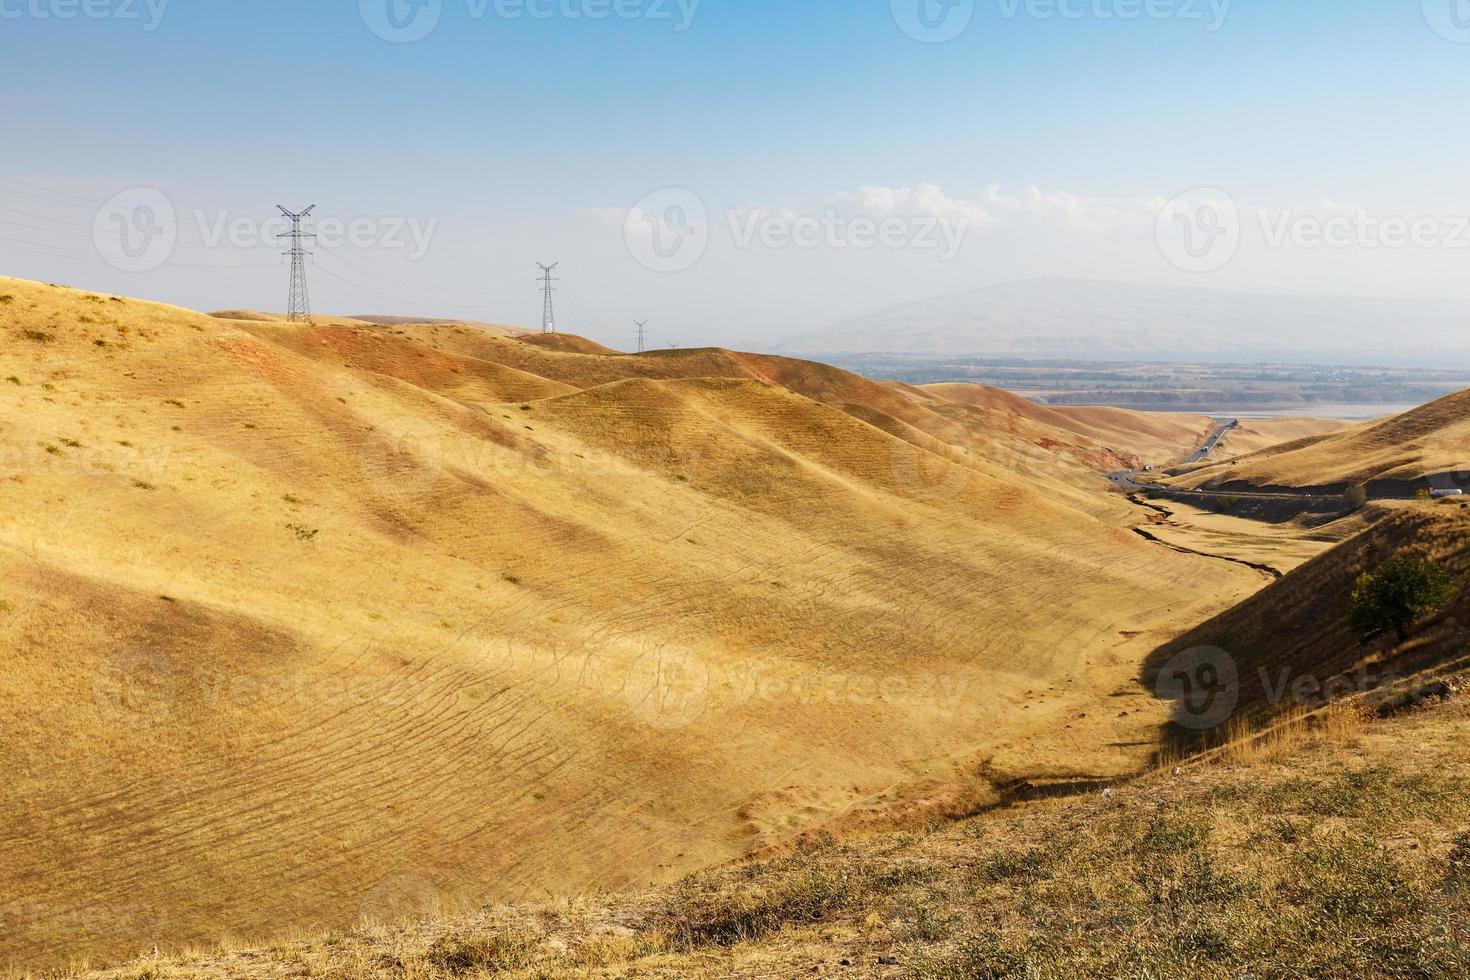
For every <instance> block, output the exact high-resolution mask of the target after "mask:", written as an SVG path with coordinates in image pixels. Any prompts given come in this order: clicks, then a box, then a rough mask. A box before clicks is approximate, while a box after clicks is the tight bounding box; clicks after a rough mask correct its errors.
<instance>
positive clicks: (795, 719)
mask: <svg viewBox="0 0 1470 980" xmlns="http://www.w3.org/2000/svg"><path fill="white" fill-rule="evenodd" d="M561 346H562V347H567V346H568V345H566V344H563V345H561ZM573 346H574V345H573ZM0 405H3V411H0V459H3V461H4V468H3V472H0V639H3V642H4V645H5V648H6V650H7V651H9V652H8V660H7V669H6V670H5V671H4V672H0V756H3V758H4V759H5V760H6V761H7V764H8V765H7V774H8V777H9V778H8V779H7V780H6V783H5V785H4V787H3V788H0V810H3V812H4V813H5V814H6V815H7V816H6V820H5V824H4V830H3V834H0V921H3V923H4V928H3V929H0V964H4V965H12V966H14V967H17V968H24V967H45V966H52V965H59V964H62V963H65V962H68V961H70V960H73V959H75V958H79V957H89V958H91V959H92V960H93V961H106V960H108V959H111V958H115V957H119V956H124V955H130V954H134V953H136V952H138V951H139V950H140V949H147V948H150V947H151V946H152V945H154V944H157V945H158V946H159V947H160V948H162V949H164V950H168V949H170V948H173V947H176V946H178V945H181V944H188V943H208V942H213V941H215V940H219V939H223V938H230V937H234V938H239V939H266V938H270V937H272V936H275V935H278V934H279V933H280V931H281V930H282V929H283V927H288V928H291V929H317V928H327V927H343V926H349V925H351V924H353V923H354V922H357V921H359V920H361V919H363V918H367V919H384V918H394V917H397V916H401V915H408V914H413V913H415V912H432V911H436V910H439V911H443V910H447V909H451V908H453V907H456V905H457V904H458V903H460V902H469V901H474V902H478V901H483V900H513V899H528V898H536V897H540V896H545V895H547V894H576V893H591V892H596V891H598V890H600V889H604V888H609V887H615V886H638V885H645V884H647V883H650V882H657V881H663V880H668V879H672V878H675V877H677V876H678V875H679V874H681V873H683V872H686V871H689V870H691V869H694V868H697V867H703V866H708V865H710V864H712V863H716V862H719V861H722V860H726V859H729V858H734V857H737V856H740V855H743V854H747V853H751V852H755V851H759V850H760V849H762V848H765V847H768V846H774V845H779V844H781V843H783V842H785V841H788V840H790V839H792V838H793V837H795V836H797V835H799V834H802V833H809V832H812V831H815V830H820V829H823V828H826V829H834V830H840V829H843V828H853V827H879V826H891V825H893V824H895V823H899V824H903V823H910V824H920V823H923V822H924V821H926V820H928V819H931V818H933V817H934V816H936V815H942V814H951V813H963V812H968V811H970V810H972V809H973V808H975V807H977V806H980V805H982V804H984V803H985V802H987V801H991V800H994V799H996V798H997V797H998V795H999V793H1000V792H1001V791H1000V790H999V789H998V788H997V787H998V786H1000V785H1003V784H1004V783H1005V782H1006V781H1007V780H1009V779H1011V778H1014V777H1017V776H1026V777H1031V778H1034V779H1036V780H1039V781H1049V780H1050V781H1066V780H1072V779H1077V778H1108V777H1112V776H1116V775H1120V774H1123V773H1127V772H1131V771H1134V770H1135V769H1136V768H1137V767H1139V766H1140V765H1142V764H1143V763H1144V762H1145V760H1146V759H1147V757H1148V755H1149V753H1150V752H1151V750H1152V746H1153V744H1154V739H1155V736H1156V734H1157V731H1158V728H1159V725H1160V724H1162V723H1163V722H1164V721H1166V720H1167V717H1168V708H1167V706H1166V705H1163V704H1161V703H1160V702H1158V701H1157V700H1156V699H1154V698H1153V697H1152V695H1151V694H1149V692H1146V691H1144V690H1142V689H1140V688H1139V687H1138V684H1137V672H1138V666H1139V664H1140V663H1141V662H1142V661H1143V659H1144V658H1145V657H1146V656H1147V654H1148V652H1149V651H1150V650H1153V649H1155V648H1156V647H1157V646H1158V645H1159V644H1160V643H1163V642H1165V641H1166V640H1168V639H1169V638H1171V637H1172V636H1174V635H1176V634H1177V633H1179V632H1180V631H1182V630H1184V629H1186V628H1187V627H1189V626H1192V625H1193V624H1195V623H1198V622H1200V621H1202V620H1204V619H1206V618H1208V617H1209V616H1210V615H1213V614H1215V613H1217V612H1219V611H1220V610H1222V609H1224V608H1225V607H1227V606H1228V605H1230V604H1232V603H1233V602H1235V601H1236V600H1238V599H1240V598H1243V597H1244V596H1246V595H1248V594H1250V593H1251V592H1253V591H1254V590H1256V589H1257V588H1258V587H1259V586H1260V585H1261V584H1263V582H1262V577H1261V576H1260V575H1259V574H1257V573H1254V572H1252V571H1250V570H1249V569H1245V568H1242V567H1240V566H1237V565H1232V564H1229V563H1226V562H1219V561H1215V560H1211V559H1207V558H1202V557H1198V556H1192V555H1186V554H1181V553H1177V552H1174V551H1171V550H1168V549H1166V548H1163V547H1160V546H1158V545H1155V544H1151V543H1149V542H1147V541H1145V540H1143V539H1142V538H1140V537H1139V536H1137V535H1135V534H1133V533H1132V532H1131V531H1130V530H1129V528H1128V527H1127V526H1126V525H1127V522H1128V517H1129V515H1130V513H1131V510H1130V508H1129V506H1128V505H1127V504H1126V503H1125V502H1123V501H1122V499H1121V498H1119V497H1105V496H1103V495H1102V494H1101V493H1100V492H1099V491H1098V489H1097V488H1100V487H1101V486H1102V484H1103V481H1102V478H1101V476H1100V473H1101V471H1102V469H1103V466H1104V465H1105V464H1106V462H1107V459H1106V458H1105V456H1106V454H1102V453H1099V452H1098V451H1097V447H1096V446H1095V445H1092V444H1090V442H1089V443H1088V444H1084V443H1083V442H1082V441H1081V440H1079V439H1077V438H1076V433H1072V434H1071V435H1069V434H1068V433H1066V432H1064V431H1063V430H1061V429H1059V428H1057V427H1055V426H1050V425H1049V423H1047V422H1046V421H1045V420H1022V421H1024V424H1022V423H1021V422H1012V421H1005V422H1004V424H1002V421H1001V420H1002V418H1003V417H1002V416H1000V415H994V414H986V413H985V412H983V411H980V410H977V411H978V412H980V413H979V414H974V415H968V414H960V413H946V412H942V411H938V410H936V409H935V408H934V407H933V406H931V405H930V404H927V403H926V401H925V400H923V399H916V398H913V397H910V396H909V395H908V394H906V393H905V392H903V391H899V390H895V389H893V388H891V387H889V386H885V385H880V384H876V383H874V382H870V381H867V380H866V379H862V378H859V377H857V376H856V375H850V374H847V373H846V372H839V371H836V370H835V369H831V368H826V367H824V366H821V365H814V364H810V363H808V362H801V361H793V360H788V359H780V358H764V357H757V356H753V355H742V354H737V353H732V352H728V351H719V350H707V351H687V352H686V351H681V352H660V353H656V354H651V355H643V356H638V357H634V356H628V355H613V354H603V353H599V352H595V351H594V352H587V351H585V350H578V349H556V348H552V347H546V346H540V345H534V344H527V343H523V342H521V341H518V340H515V339H510V338H506V337H501V336H494V335H490V334H487V333H484V332H480V331H477V330H475V329H473V328H469V327H456V326H454V325H439V324H407V325H385V326H377V325H364V324H361V323H351V322H346V321H345V320H344V321H336V320H333V321H331V322H325V323H321V324H316V325H310V326H305V325H292V324H286V323H282V322H279V321H270V320H261V319H254V318H245V319H223V318H218V317H211V316H206V315H203V314H199V313H195V312H191V311H188V310H183V309H178V308H173V307H167V306H161V305H156V304H150V303H144V302H139V301H135V300H129V299H125V298H121V297H112V296H102V295H95V294H89V293H85V292H79V291H73V290H68V289H63V288H58V287H53V286H45V285H40V284H36V283H29V282H22V281H17V280H9V279H0ZM1091 439H1092V437H1089V440H1091ZM1128 439H1129V432H1128V431H1127V430H1123V431H1120V432H1119V433H1118V434H1117V436H1116V438H1113V437H1111V436H1110V437H1108V440H1107V441H1108V443H1109V444H1110V445H1109V447H1108V448H1110V449H1112V450H1113V451H1115V452H1117V453H1126V452H1129V447H1128V445H1127V442H1128ZM1048 454H1049V456H1050V457H1051V458H1054V459H1055V460H1057V462H1056V465H1054V466H1050V467H1048V465H1047V459H1048ZM1114 695H1116V696H1114Z"/></svg>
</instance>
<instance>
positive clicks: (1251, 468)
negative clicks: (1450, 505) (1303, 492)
mask: <svg viewBox="0 0 1470 980" xmlns="http://www.w3.org/2000/svg"><path fill="white" fill-rule="evenodd" d="M1176 482H1177V483H1178V484H1179V485H1182V486H1188V487H1191V488H1196V487H1208V488H1211V489H1226V490H1247V489H1253V490H1270V489H1287V490H1298V489H1307V490H1311V489H1317V490H1321V491H1326V492H1341V491H1342V490H1345V489H1347V488H1348V487H1352V486H1358V485H1366V486H1368V487H1369V488H1370V490H1371V491H1372V492H1374V493H1378V494H1385V495H1390V496H1394V495H1397V496H1408V495H1410V494H1412V493H1414V492H1415V491H1417V490H1421V489H1461V490H1465V491H1467V492H1470V391H1462V392H1459V393H1457V394H1453V395H1450V396H1449V397H1447V398H1441V399H1440V400H1438V401H1435V402H1430V403H1429V404H1428V405H1422V406H1420V407H1419V408H1416V409H1414V410H1412V411H1410V412H1406V413H1404V414H1403V415H1395V416H1393V417H1391V418H1387V419H1382V420H1379V421H1376V422H1365V423H1360V424H1358V425H1354V426H1351V427H1349V428H1346V429H1343V430H1341V431H1339V432H1334V433H1330V434H1326V435H1308V436H1305V437H1304V438H1300V439H1295V440H1292V441H1289V442H1282V443H1279V444H1277V445H1274V446H1270V447H1268V448H1264V449H1259V450H1257V451H1255V452H1250V453H1247V454H1245V455H1242V456H1239V457H1237V458H1235V459H1228V460H1223V461H1221V462H1218V463H1213V464H1209V465H1205V466H1201V467H1193V468H1190V469H1189V470H1188V471H1186V472H1184V473H1183V474H1182V475H1181V476H1180V477H1179V478H1178V480H1177V481H1176Z"/></svg>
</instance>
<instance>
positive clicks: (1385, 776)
mask: <svg viewBox="0 0 1470 980" xmlns="http://www.w3.org/2000/svg"><path fill="white" fill-rule="evenodd" d="M1332 717H1333V718H1334V719H1335V720H1330V721H1327V722H1324V723H1323V724H1321V725H1320V726H1313V727H1308V726H1305V725H1299V726H1296V727H1295V728H1294V731H1295V732H1296V733H1297V734H1296V735H1295V736H1293V738H1292V740H1291V741H1290V744H1289V746H1288V744H1287V743H1286V742H1284V741H1276V742H1274V743H1273V749H1272V751H1270V752H1261V751H1258V750H1256V749H1249V750H1244V749H1243V750H1241V751H1226V752H1223V753H1222V752H1215V753H1211V754H1209V755H1208V756H1206V757H1203V758H1201V759H1199V760H1197V761H1187V760H1186V761H1184V763H1183V766H1182V768H1175V769H1170V770H1161V771H1157V772H1155V773H1153V774H1151V775H1147V776H1143V777H1139V778H1137V779H1135V780H1132V781H1128V782H1123V783H1120V784H1118V785H1117V786H1116V787H1115V788H1114V790H1112V791H1111V792H1109V793H1108V794H1106V795H1099V794H1098V793H1096V792H1095V791H1093V792H1089V793H1087V794H1085V795H1083V796H1081V797H1078V798H1073V799H1054V800H1049V801H1042V802H1036V803H1029V804H1024V805H1021V806H1017V807H1012V808H1009V809H1004V810H999V811H995V812H992V813H987V814H983V815H981V816H978V817H975V818H972V819H970V820H967V821H962V822H959V823H957V824H952V825H948V826H941V827H936V828H931V829H928V830H926V831H922V832H918V833H907V834H898V835H882V836H877V837H871V838H864V839H861V840H857V841H852V842H847V843H839V842H834V841H828V842H824V843H814V844H809V845H806V846H804V847H802V848H799V849H798V850H797V852H796V853H794V854H792V855H791V856H788V857H781V858H775V859H770V860H765V861H757V862H753V863H749V864H738V865H734V866H731V867H729V868H725V869H722V870H718V871H713V872H705V873H701V874H697V875H693V876H691V877H688V878H686V879H684V880H682V881H680V882H677V883H675V884H673V885H671V886H669V887H667V888H664V889H660V890H655V891H651V892H645V893H639V894H631V895H627V896H623V897H613V898H608V899H589V900H570V901H564V902H560V903H555V904H552V905H548V906H537V907H529V906H527V907H504V908H497V907H489V908H486V909H484V910H481V911H478V912H474V913H466V914H463V915H459V916H451V917H448V918H442V919H437V920H431V921H425V922H421V923H416V924H412V925H403V926H398V927H394V928H363V929H359V930H356V931H354V932H350V933H344V934H341V935H337V936H333V937H330V938H322V939H316V940H306V941H301V942H297V943H291V944H287V945H284V946H280V947H276V948H274V949H271V950H268V951H257V952H253V953H244V952H241V953H226V954H220V955H215V956H205V957H201V958H195V959H186V960H182V961H174V960H168V959H161V960H155V961H149V962H147V964H146V966H144V967H142V968H144V969H148V970H151V971H154V972H153V973H152V974H151V975H152V976H156V977H158V978H160V980H183V978H190V980H214V978H223V977H226V976H228V977H240V978H254V977H261V978H264V977H267V976H274V974H273V973H272V972H271V971H273V970H275V969H276V968H277V967H278V966H280V965H283V964H286V963H290V964H292V965H293V969H295V970H296V971H297V975H299V976H302V977H311V978H324V980H325V978H332V980H346V978H348V977H361V978H365V980H388V978H409V977H413V978H423V980H449V978H454V977H489V976H504V977H507V978H510V980H530V978H533V977H534V978H560V977H567V978H572V977H621V976H639V977H649V978H655V977H657V978H675V977H681V978H695V980H700V978H707V980H714V978H717V977H718V978H727V977H742V978H763V977H795V976H805V975H812V974H817V975H824V974H837V975H841V974H842V973H843V972H844V971H845V969H846V965H849V964H850V965H851V967H852V968H854V969H853V971H852V972H853V974H854V975H858V976H887V975H893V976H912V977H916V978H924V980H972V978H977V977H996V978H1003V977H1018V978H1020V977H1025V978H1033V977H1039V978H1056V980H1069V978H1076V977H1116V976H1137V977H1186V976H1187V977H1202V978H1219V980H1235V978H1238V977H1241V976H1254V977H1263V978H1295V977H1308V976H1309V977H1323V978H1357V977H1367V976H1375V977H1379V976H1382V977H1389V976H1393V977H1426V978H1446V980H1448V978H1455V977H1461V976H1464V975H1466V973H1467V972H1470V763H1467V761H1466V759H1465V756H1464V753H1463V752H1462V751H1460V746H1462V745H1463V743H1464V739H1465V738H1466V737H1467V736H1470V706H1467V705H1465V704H1464V703H1452V704H1443V705H1440V706H1437V707H1435V708H1433V709H1430V710H1421V711H1417V712H1413V713H1410V714H1407V715H1403V716H1400V717H1395V718H1393V719H1390V720H1386V721H1371V722H1370V721H1365V720H1364V715H1363V714H1362V713H1361V712H1359V713H1355V714H1351V715H1349V714H1340V715H1333V716H1332ZM1349 719H1350V720H1349ZM1288 749H1289V750H1288ZM884 962H887V963H889V964H891V966H890V967H889V968H888V969H889V970H891V973H889V972H885V970H884V967H883V965H882V964H883V963H884ZM134 969H136V968H134ZM875 971H876V972H875ZM134 975H135V974H131V973H128V972H126V971H123V972H120V973H116V974H109V975H108V977H109V978H113V977H123V976H134ZM99 976H100V975H99Z"/></svg>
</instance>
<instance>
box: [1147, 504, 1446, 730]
mask: <svg viewBox="0 0 1470 980" xmlns="http://www.w3.org/2000/svg"><path fill="white" fill-rule="evenodd" d="M1395 554H1409V555H1413V556H1416V557H1424V558H1428V559H1430V560H1432V561H1435V562H1438V563H1440V564H1442V565H1444V566H1445V567H1446V568H1448V569H1449V570H1450V572H1451V574H1452V575H1453V576H1454V577H1455V579H1456V581H1457V582H1460V583H1461V585H1462V588H1461V590H1460V593H1459V594H1458V595H1457V597H1456V598H1455V600H1454V601H1453V602H1452V603H1451V604H1450V606H1449V607H1448V608H1447V609H1446V610H1444V611H1443V612H1442V613H1440V614H1439V615H1437V616H1435V617H1433V618H1431V619H1429V620H1427V621H1426V622H1425V623H1423V624H1421V625H1419V626H1418V627H1416V628H1415V630H1414V631H1413V633H1412V635H1411V636H1410V638H1409V640H1408V642H1406V643H1404V644H1398V643H1396V642H1394V641H1393V640H1392V639H1391V638H1389V639H1385V640H1381V641H1378V642H1376V643H1373V644H1367V645H1365V644H1363V643H1361V642H1360V641H1359V640H1358V638H1357V637H1356V636H1355V635H1354V634H1353V633H1352V631H1351V630H1350V629H1349V626H1348V610H1349V605H1350V601H1351V596H1352V591H1353V586H1354V584H1355V582H1356V581H1357V578H1358V576H1359V575H1361V574H1362V573H1363V572H1365V571H1369V570H1371V569H1374V568H1377V567H1378V566H1379V565H1381V564H1382V563H1383V562H1384V561H1386V560H1387V559H1388V558H1389V557H1391V556H1393V555H1395ZM1466 583H1470V521H1467V520H1466V519H1465V518H1464V517H1461V516H1459V515H1458V514H1455V515H1448V514H1446V513H1444V512H1438V513H1437V512H1435V511H1433V510H1430V509H1425V510H1414V511H1405V512H1402V513H1399V514H1396V515H1395V516H1393V517H1392V518H1390V519H1388V520H1386V521H1384V522H1382V523H1381V524H1379V525H1377V526H1375V527H1372V528H1369V529H1368V530H1366V531H1364V532H1363V533H1362V534H1360V535H1358V536H1357V537H1355V538H1353V539H1351V540H1349V541H1347V542H1344V543H1343V544H1341V545H1339V546H1337V547H1336V548H1333V549H1332V550H1331V551H1328V552H1326V553H1325V554H1323V555H1320V556H1318V557H1317V558H1316V559H1314V560H1313V561H1311V562H1309V563H1307V564H1306V565H1303V566H1302V567H1300V568H1298V569H1297V570H1295V571H1293V572H1292V573H1290V574H1289V575H1287V576H1285V577H1284V578H1282V579H1280V580H1279V581H1277V582H1274V583H1272V584H1271V585H1268V586H1267V587H1265V588H1264V589H1262V590H1261V591H1260V592H1257V593H1255V594H1254V595H1252V596H1250V597H1249V598H1247V599H1246V600H1245V601H1244V602H1241V603H1240V604H1239V605H1237V606H1234V607H1232V608H1230V609H1227V610H1225V611H1224V612H1222V613H1220V614H1219V615H1217V616H1215V617H1214V618H1212V619H1210V620H1208V621H1206V622H1204V623H1202V624H1200V625H1199V626H1197V627H1195V628H1194V629H1192V630H1190V631H1189V632H1188V633H1185V634H1184V635H1182V636H1180V637H1179V638H1178V639H1176V640H1173V641H1172V642H1170V643H1166V644H1164V645H1163V646H1160V647H1159V648H1158V649H1156V650H1154V651H1153V653H1151V654H1150V655H1149V656H1148V658H1147V659H1146V660H1145V662H1144V666H1143V668H1142V670H1141V671H1140V674H1139V679H1138V680H1139V683H1140V684H1141V685H1142V686H1143V687H1144V688H1145V689H1146V690H1148V691H1150V692H1152V693H1153V694H1154V695H1155V696H1156V697H1158V698H1159V699H1160V700H1164V701H1170V702H1172V703H1173V712H1172V717H1171V720H1170V722H1169V723H1168V724H1167V725H1166V726H1165V727H1164V730H1163V731H1162V733H1161V735H1162V739H1161V741H1162V743H1163V744H1164V745H1165V746H1169V747H1172V748H1175V749H1181V750H1194V749H1198V748H1201V747H1204V746H1208V745H1211V744H1219V742H1220V740H1221V739H1222V738H1223V737H1224V736H1225V734H1226V731H1227V729H1228V727H1229V726H1230V725H1231V724H1232V723H1234V724H1237V725H1238V724H1239V719H1246V720H1249V721H1250V722H1251V723H1253V724H1259V723H1261V722H1262V721H1264V720H1265V719H1268V718H1270V717H1272V716H1274V715H1276V714H1277V713H1278V712H1280V711H1283V710H1285V709H1289V708H1291V707H1294V706H1296V705H1307V706H1316V705H1320V704H1322V703H1324V702H1326V701H1329V700H1334V699H1336V698H1340V697H1343V696H1346V695H1350V694H1355V693H1360V692H1361V693H1366V692H1370V691H1374V690H1377V689H1378V688H1380V687H1382V686H1384V685H1385V684H1390V683H1393V682H1395V681H1397V680H1399V679H1401V678H1404V677H1407V676H1409V675H1412V674H1414V673H1417V672H1419V671H1422V670H1425V669H1426V668H1429V667H1432V666H1435V665H1436V664H1441V663H1445V662H1448V661H1450V660H1453V659H1455V658H1457V657H1462V656H1464V655H1466V654H1467V653H1470V650H1467V649H1466V646H1465V641H1464V637H1465V633H1464V631H1463V629H1462V627H1461V624H1465V625H1467V626H1470V589H1467V588H1466V587H1465V584H1466Z"/></svg>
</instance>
